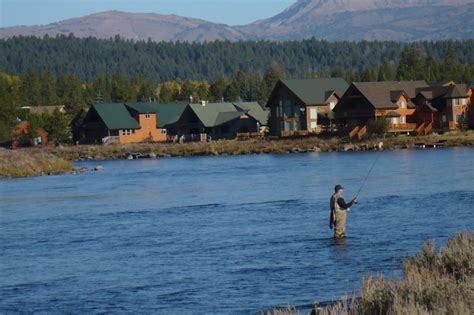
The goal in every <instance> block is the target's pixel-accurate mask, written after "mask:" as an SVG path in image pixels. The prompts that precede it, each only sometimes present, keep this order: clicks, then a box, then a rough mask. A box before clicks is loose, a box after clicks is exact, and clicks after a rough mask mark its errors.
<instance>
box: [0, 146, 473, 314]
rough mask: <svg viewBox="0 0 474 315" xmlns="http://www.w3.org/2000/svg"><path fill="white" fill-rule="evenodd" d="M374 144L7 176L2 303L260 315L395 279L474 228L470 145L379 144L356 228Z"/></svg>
mask: <svg viewBox="0 0 474 315" xmlns="http://www.w3.org/2000/svg"><path fill="white" fill-rule="evenodd" d="M377 154H378V153H374V152H365V153H324V154H297V155H252V156H238V157H198V158H196V157H195V158H170V159H159V160H138V161H137V160H135V161H104V162H84V163H77V164H78V166H87V167H89V168H91V167H94V166H96V165H98V164H100V165H102V166H103V167H104V170H103V171H101V172H96V173H84V174H79V175H67V176H52V177H41V178H29V179H18V180H0V207H1V208H0V220H1V221H0V224H1V225H0V227H1V231H0V312H33V311H34V312H47V313H50V312H52V313H64V312H74V313H100V312H114V313H166V314H174V313H185V314H188V313H242V314H247V313H257V312H259V311H261V310H264V309H268V308H272V307H275V306H285V305H286V304H287V303H290V304H292V305H303V304H307V303H311V302H313V301H315V300H318V301H327V300H331V299H337V298H339V297H341V296H343V295H344V294H345V293H351V292H352V291H353V290H356V289H357V288H358V286H359V283H360V278H361V277H363V276H364V275H367V274H368V273H371V272H378V271H381V272H383V273H384V274H385V275H387V276H398V275H400V264H401V260H402V259H403V257H405V256H408V255H412V254H414V253H416V252H417V251H418V249H419V248H420V246H421V245H422V244H423V243H424V242H425V241H426V240H428V239H431V238H436V240H437V242H438V244H440V245H442V244H443V243H444V242H445V241H446V239H447V238H448V237H449V236H451V235H452V234H454V233H456V232H458V231H462V230H469V231H473V230H474V216H473V214H474V211H473V203H474V186H473V184H474V179H473V178H474V159H473V158H474V150H473V149H467V148H456V149H438V150H419V151H416V150H401V151H391V152H383V153H381V156H380V159H379V161H378V163H377V164H376V166H375V168H374V170H373V173H372V175H371V177H370V178H369V180H368V182H367V185H366V186H365V188H364V190H363V191H362V194H361V196H360V204H359V205H358V206H354V207H353V208H352V211H351V212H350V215H349V219H348V220H349V221H348V234H349V237H348V239H347V240H346V242H345V243H343V244H335V243H334V241H333V240H332V239H331V231H330V230H329V228H328V214H329V210H328V203H329V202H328V200H329V197H330V195H331V193H332V189H333V186H334V185H335V184H338V183H341V184H343V185H344V186H345V187H346V191H345V195H346V196H347V197H348V198H350V197H351V196H352V195H353V194H355V193H356V191H357V190H358V188H359V185H360V182H361V181H362V179H363V178H364V177H365V176H366V174H367V171H368V169H369V168H370V165H371V163H372V162H373V161H374V160H375V159H376V157H377Z"/></svg>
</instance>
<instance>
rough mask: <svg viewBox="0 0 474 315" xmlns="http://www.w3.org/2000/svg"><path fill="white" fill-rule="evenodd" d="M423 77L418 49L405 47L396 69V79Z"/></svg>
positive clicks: (418, 78) (417, 78)
mask: <svg viewBox="0 0 474 315" xmlns="http://www.w3.org/2000/svg"><path fill="white" fill-rule="evenodd" d="M423 77H424V69H423V62H422V58H421V53H420V51H419V49H416V48H411V47H405V49H404V50H403V52H402V55H401V58H400V63H399V65H398V69H397V78H398V80H400V81H402V80H420V79H423Z"/></svg>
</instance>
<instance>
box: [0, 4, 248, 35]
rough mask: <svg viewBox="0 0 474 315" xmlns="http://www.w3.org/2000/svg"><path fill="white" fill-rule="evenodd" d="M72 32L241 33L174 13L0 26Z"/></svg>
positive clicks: (19, 31) (7, 31) (12, 30)
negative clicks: (35, 24)
mask: <svg viewBox="0 0 474 315" xmlns="http://www.w3.org/2000/svg"><path fill="white" fill-rule="evenodd" d="M70 33H73V34H74V35H75V36H76V37H95V38H110V37H114V36H115V35H117V34H119V35H120V36H121V37H123V38H127V39H135V40H147V39H151V40H153V41H177V40H181V41H206V40H207V41H212V40H219V39H220V40H223V39H228V40H240V39H244V36H243V35H242V34H241V33H240V32H239V31H238V30H235V29H233V28H231V27H229V26H226V25H222V24H215V23H211V22H207V21H203V20H198V19H192V18H185V17H181V16H177V15H161V14H154V13H127V12H120V11H108V12H101V13H96V14H92V15H87V16H84V17H79V18H74V19H69V20H64V21H61V22H57V23H52V24H48V25H37V26H15V27H7V28H0V38H7V37H12V36H16V35H30V36H38V37H42V36H44V35H46V34H48V35H49V36H56V35H58V34H63V35H68V34H70Z"/></svg>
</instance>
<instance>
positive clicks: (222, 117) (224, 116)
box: [214, 111, 245, 126]
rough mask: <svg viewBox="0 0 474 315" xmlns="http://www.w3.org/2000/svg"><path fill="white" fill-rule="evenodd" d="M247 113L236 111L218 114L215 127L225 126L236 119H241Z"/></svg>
mask: <svg viewBox="0 0 474 315" xmlns="http://www.w3.org/2000/svg"><path fill="white" fill-rule="evenodd" d="M244 113H245V112H240V111H235V112H221V113H219V114H217V118H216V121H215V122H214V125H215V126H219V125H222V124H225V123H227V122H229V121H232V120H234V119H238V118H240V116H242V115H243V114H244Z"/></svg>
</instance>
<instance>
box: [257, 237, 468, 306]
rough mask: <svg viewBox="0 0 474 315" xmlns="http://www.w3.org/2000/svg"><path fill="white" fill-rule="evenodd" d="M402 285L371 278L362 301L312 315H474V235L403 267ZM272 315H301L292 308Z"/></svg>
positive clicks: (429, 247)
mask: <svg viewBox="0 0 474 315" xmlns="http://www.w3.org/2000/svg"><path fill="white" fill-rule="evenodd" d="M403 272H404V275H403V277H402V278H401V279H391V280H387V279H385V278H384V277H383V276H381V275H378V276H369V277H367V278H365V279H363V281H362V285H361V288H360V297H357V298H356V297H355V296H354V297H352V298H345V299H343V300H342V301H340V302H337V303H335V304H333V305H331V306H328V307H325V308H318V307H315V308H314V310H313V311H312V312H311V314H321V315H323V314H324V315H326V314H332V315H335V314H341V315H342V314H353V315H358V314H466V315H468V314H474V234H472V233H468V232H464V233H460V234H458V235H456V236H454V237H452V238H451V239H449V240H448V242H447V244H446V246H445V247H443V248H441V249H439V250H438V251H436V250H435V242H434V241H429V242H427V243H426V244H425V245H424V247H423V248H422V249H421V251H420V252H419V253H418V254H417V255H416V256H414V257H411V258H407V259H405V260H404V262H403ZM266 314H268V315H271V314H274V315H286V314H301V313H300V312H299V311H298V310H297V309H295V308H293V307H288V308H286V309H283V310H274V311H271V312H268V313H266Z"/></svg>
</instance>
